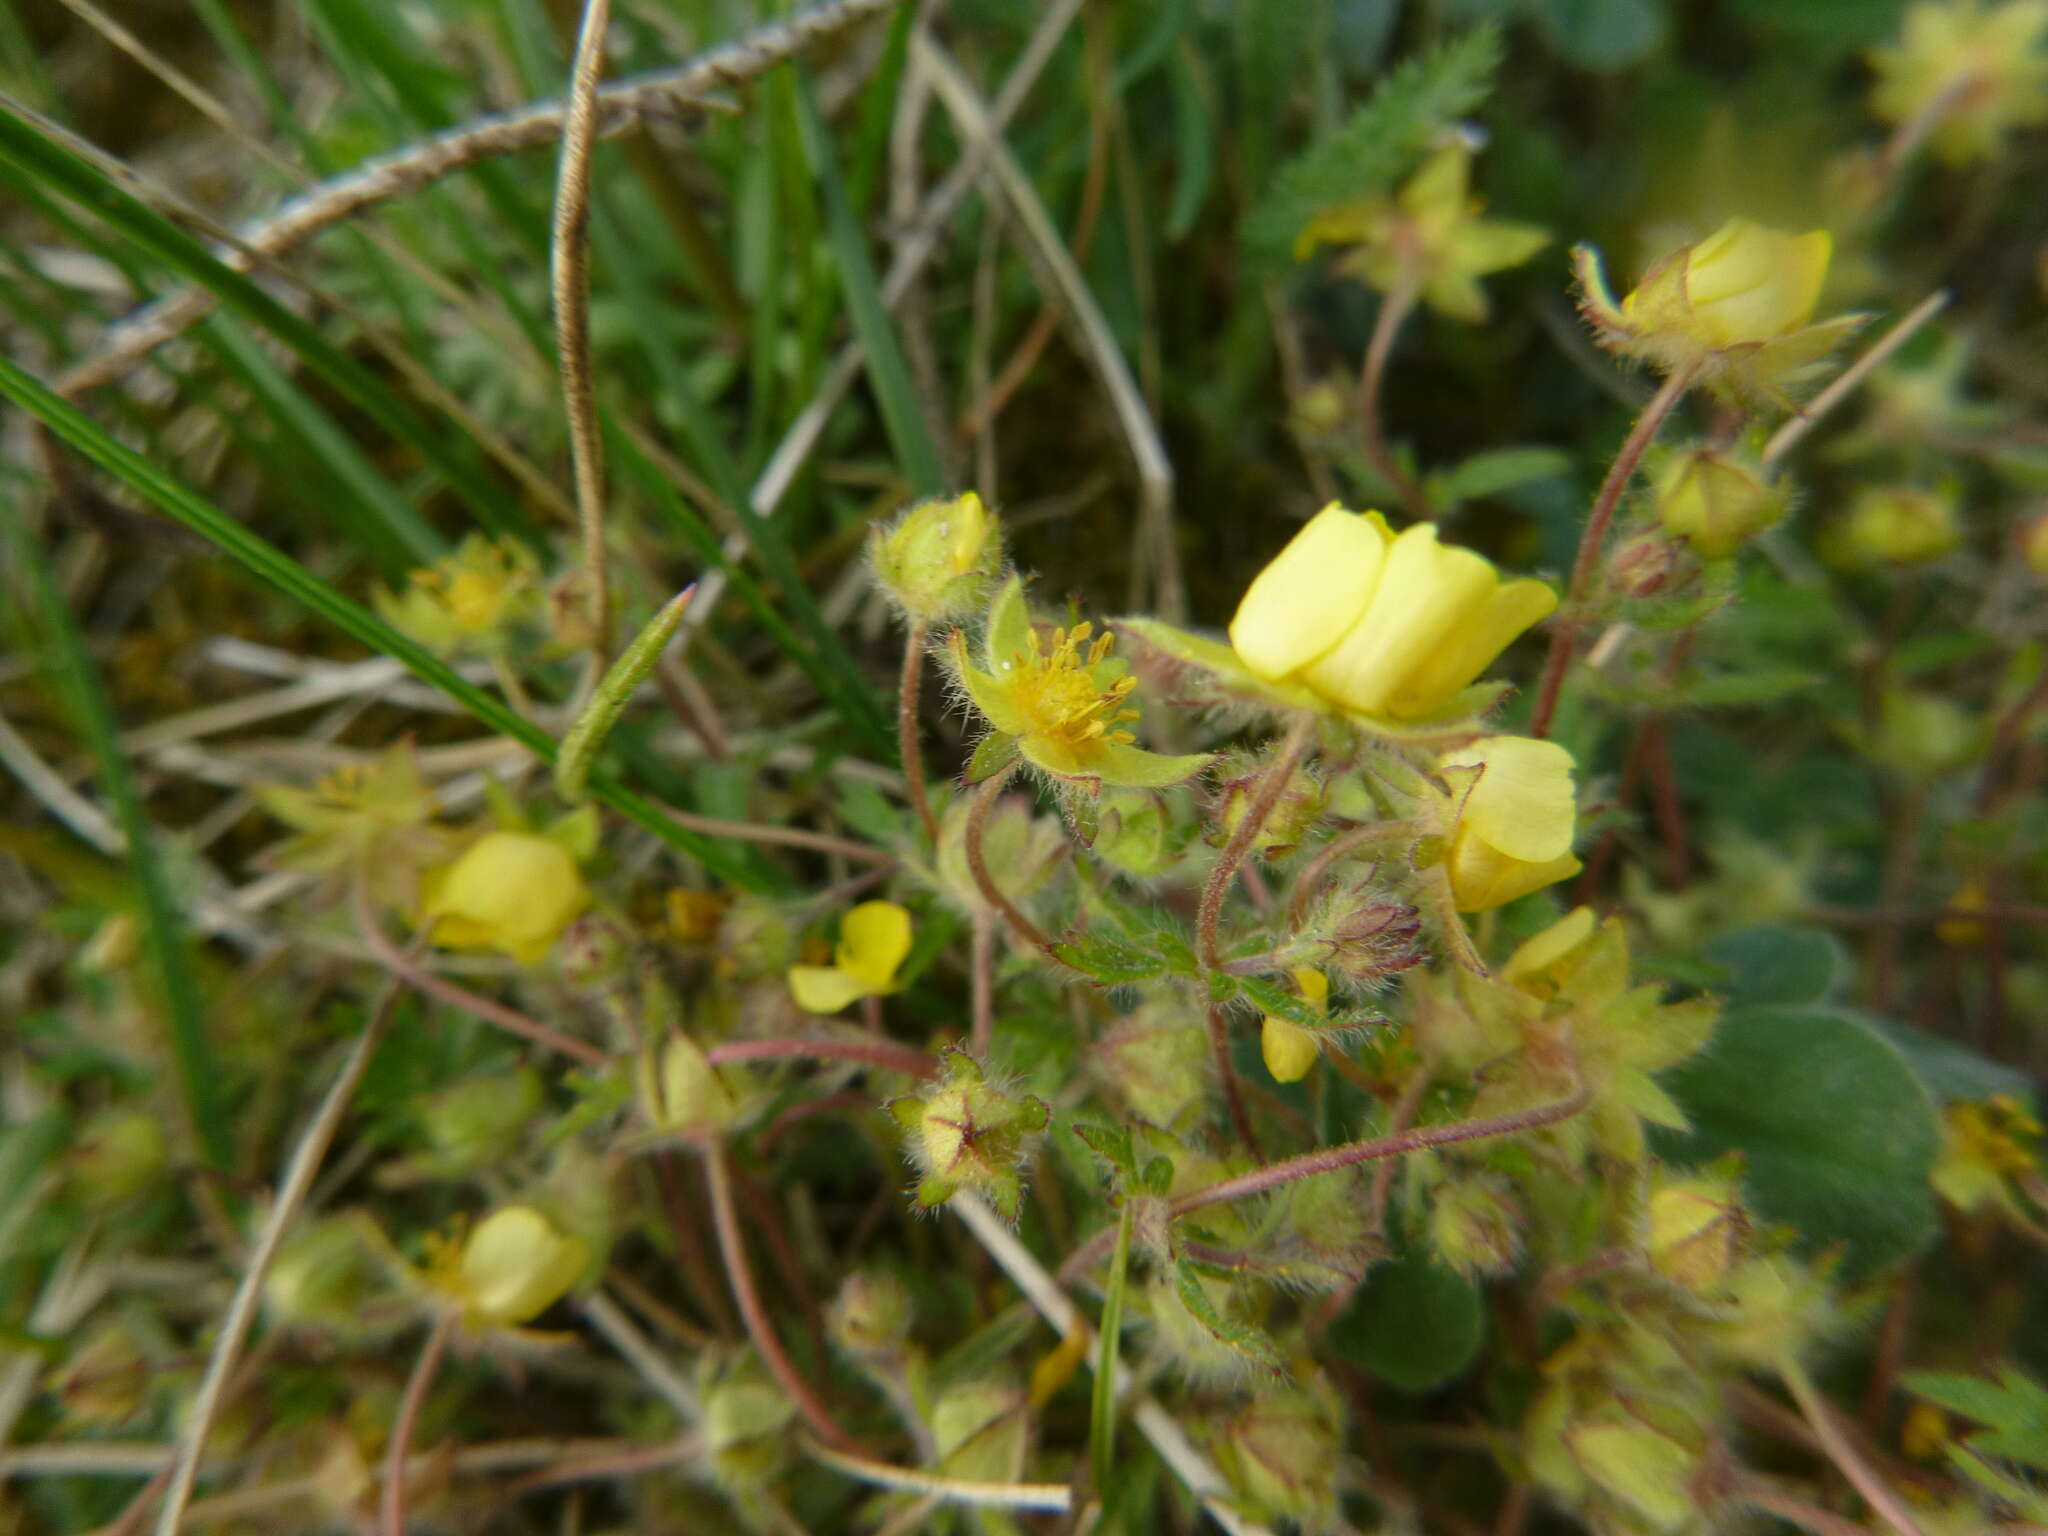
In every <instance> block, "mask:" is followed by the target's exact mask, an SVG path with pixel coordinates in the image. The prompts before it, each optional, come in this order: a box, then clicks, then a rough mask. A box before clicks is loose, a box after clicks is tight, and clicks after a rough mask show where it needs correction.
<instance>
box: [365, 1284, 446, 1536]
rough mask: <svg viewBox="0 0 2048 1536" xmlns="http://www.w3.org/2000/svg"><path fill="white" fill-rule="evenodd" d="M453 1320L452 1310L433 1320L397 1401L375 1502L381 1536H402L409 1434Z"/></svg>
mask: <svg viewBox="0 0 2048 1536" xmlns="http://www.w3.org/2000/svg"><path fill="white" fill-rule="evenodd" d="M455 1318H456V1314H455V1313H454V1312H453V1311H447V1312H443V1313H442V1314H441V1315H440V1316H439V1317H438V1318H436V1319H435V1320H434V1327H433V1331H432V1332H431V1333H429V1334H428V1335H427V1342H426V1343H425V1344H424V1345H422V1346H421V1347H420V1357H419V1359H418V1360H416V1361H414V1362H413V1368H412V1375H411V1377H410V1378H409V1379H408V1380H407V1381H406V1383H405V1396H404V1397H402V1398H400V1399H399V1403H398V1417H397V1419H396V1420H395V1421H393V1423H392V1425H391V1439H390V1442H389V1443H388V1444H387V1445H386V1446H385V1448H384V1494H383V1498H382V1499H380V1500H379V1508H380V1513H379V1516H378V1520H379V1527H380V1529H381V1531H382V1533H383V1536H405V1463H406V1460H407V1457H408V1455H409V1453H410V1451H411V1448H412V1432H413V1428H414V1426H416V1425H417V1424H418V1423H419V1418H420V1410H421V1409H422V1408H423V1407H425V1406H426V1401H427V1389H428V1388H429V1387H431V1386H433V1384H434V1373H435V1372H437V1371H439V1370H440V1369H441V1356H442V1355H443V1354H445V1353H446V1352H447V1350H448V1340H449V1339H450V1338H451V1337H452V1336H453V1335H454V1332H455Z"/></svg>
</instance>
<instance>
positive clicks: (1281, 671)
mask: <svg viewBox="0 0 2048 1536" xmlns="http://www.w3.org/2000/svg"><path fill="white" fill-rule="evenodd" d="M1556 606H1557V594H1556V592H1554V591H1553V590H1552V589H1551V588H1550V586H1549V585H1548V584H1547V583H1544V582H1541V581H1533V580H1528V579H1526V578H1524V579H1517V580H1513V581H1506V582H1503V581H1502V580H1501V579H1500V573H1499V572H1498V571H1497V570H1495V569H1494V567H1493V565H1492V564H1491V562H1489V561H1487V560H1485V559H1484V558H1482V557H1481V556H1479V555H1476V554H1474V553H1472V551H1470V550H1468V549H1457V548H1449V547H1446V546H1444V545H1441V544H1439V543H1437V537H1436V528H1435V526H1434V525H1433V524H1430V523H1418V524H1416V526H1414V527H1413V528H1410V529H1407V530H1406V531H1405V532H1403V533H1401V534H1400V535H1399V536H1398V537H1397V536H1396V535H1395V533H1394V531H1393V530H1392V529H1391V528H1389V527H1388V526H1387V520H1386V519H1385V518H1384V517H1382V516H1381V515H1380V514H1379V513H1377V512H1367V513H1364V514H1362V515H1361V514H1359V513H1357V512H1347V511H1346V510H1344V509H1343V508H1342V507H1340V506H1338V505H1336V504H1335V503H1332V504H1331V505H1329V506H1327V507H1325V508H1324V509H1323V510H1322V511H1321V512H1318V513H1317V514H1316V515H1315V516H1314V517H1313V518H1311V519H1310V520H1309V522H1308V524H1307V525H1306V526H1305V527H1304V528H1303V529H1302V530H1301V532H1299V533H1298V534H1296V535H1295V536H1294V539H1293V541H1292V542H1290V543H1289V544H1288V546H1287V547H1286V548H1285V549H1283V550H1282V551H1281V552H1280V553H1279V555H1278V556H1277V557H1275V559H1274V560H1273V562H1272V564H1270V565H1268V566H1267V567H1266V568H1265V569H1264V570H1263V571H1261V572H1260V573H1259V574H1258V576H1257V577H1256V578H1254V580H1253V581H1252V584H1251V586H1250V588H1249V589H1247V590H1246V592H1245V595H1244V601H1243V602H1241V603H1240V604H1239V605H1238V609H1237V617H1236V618H1234V619H1232V620H1231V622H1230V643H1231V644H1232V646H1234V647H1235V648H1236V651H1237V655H1238V659H1239V660H1241V661H1242V662H1243V663H1244V665H1245V666H1246V667H1247V668H1248V669H1249V670H1250V671H1251V672H1252V673H1254V674H1255V675H1256V676H1258V677H1260V678H1263V679H1265V680H1266V681H1268V682H1274V683H1281V682H1287V683H1296V684H1299V685H1301V686H1304V687H1306V688H1308V689H1309V690H1311V691H1312V692H1313V693H1314V694H1316V695H1317V696H1318V697H1319V698H1321V699H1322V700H1323V701H1324V702H1326V703H1328V704H1330V705H1332V706H1334V707H1336V708H1338V709H1341V710H1345V711H1348V712H1350V713H1352V714H1358V715H1366V716H1378V717H1384V718H1390V719H1394V720H1417V719H1425V718H1430V717H1434V716H1439V715H1444V714H1447V713H1469V712H1470V709H1469V707H1462V708H1461V704H1460V700H1459V695H1460V694H1461V693H1462V692H1463V691H1464V690H1465V689H1466V688H1467V687H1468V686H1469V685H1470V684H1471V683H1472V682H1473V681H1474V680H1475V679H1476V678H1477V677H1478V676H1479V674H1480V673H1481V672H1483V671H1484V670H1486V667H1487V666H1488V664H1489V663H1491V662H1492V661H1493V660H1494V658H1495V657H1497V656H1498V655H1499V654H1500V653H1501V651H1502V650H1503V649H1505V648H1506V646H1507V645H1508V643H1509V642H1510V641H1511V640H1513V639H1514V638H1515V637H1516V636H1517V635H1519V634H1521V632H1522V631H1523V630H1525V629H1527V628H1528V627H1529V626H1530V625H1531V624H1534V623H1535V622H1536V621H1537V620H1538V619H1540V618H1542V617H1543V616H1544V615H1545V614H1547V613H1549V612H1550V610H1551V609H1553V608H1555V607H1556Z"/></svg>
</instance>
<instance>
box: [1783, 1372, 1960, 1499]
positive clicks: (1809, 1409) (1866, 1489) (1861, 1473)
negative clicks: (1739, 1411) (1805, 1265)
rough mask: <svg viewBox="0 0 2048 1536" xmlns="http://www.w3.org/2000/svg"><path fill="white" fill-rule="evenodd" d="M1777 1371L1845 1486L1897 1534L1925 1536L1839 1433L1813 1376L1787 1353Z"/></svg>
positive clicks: (1853, 1447) (1894, 1495)
mask: <svg viewBox="0 0 2048 1536" xmlns="http://www.w3.org/2000/svg"><path fill="white" fill-rule="evenodd" d="M1778 1374H1779V1375H1780V1376H1781V1377H1783V1378H1784V1382H1785V1388H1786V1390H1787V1391H1789V1392H1790V1393H1791V1394H1792V1401H1793V1402H1795V1403H1797V1404H1798V1405H1799V1412H1800V1415H1801V1416H1802V1417H1803V1418H1804V1419H1805V1420H1806V1423H1807V1427H1808V1428H1810V1429H1811V1430H1812V1431H1813V1435H1814V1438H1815V1439H1816V1440H1818V1441H1819V1442H1820V1448H1821V1450H1822V1451H1824V1452H1825V1453H1826V1454H1827V1458H1828V1460H1829V1461H1831V1462H1833V1463H1834V1464H1835V1469H1836V1470H1837V1471H1838V1472H1840V1473H1841V1474H1842V1476H1843V1477H1845V1478H1847V1479H1848V1480H1849V1486H1850V1487H1852V1488H1854V1489H1855V1490H1856V1491H1857V1492H1858V1493H1860V1494H1862V1495H1863V1500H1864V1502H1865V1503H1866V1504H1868V1505H1869V1506H1870V1507H1871V1509H1872V1510H1873V1511H1875V1512H1876V1513H1877V1515H1878V1516H1879V1518H1881V1519H1882V1520H1883V1521H1884V1523H1885V1524H1886V1525H1889V1526H1890V1527H1891V1528H1892V1529H1893V1530H1894V1531H1896V1532H1897V1533H1898V1536H1927V1533H1926V1532H1925V1530H1923V1529H1922V1528H1921V1525H1920V1523H1919V1522H1918V1521H1917V1520H1915V1519H1914V1518H1913V1515H1912V1512H1911V1511H1910V1510H1908V1509H1907V1508H1906V1506H1905V1504H1904V1503H1903V1502H1902V1501H1901V1500H1900V1498H1899V1496H1898V1494H1897V1493H1895V1492H1894V1491H1893V1490H1892V1489H1891V1487H1890V1486H1889V1485H1888V1484H1887V1483H1886V1482H1885V1480H1884V1479H1883V1478H1881V1477H1879V1476H1878V1475H1877V1473H1876V1472H1875V1471H1874V1470H1872V1468H1871V1466H1870V1464H1869V1463H1868V1462H1866V1461H1865V1460H1864V1459H1863V1457H1862V1456H1861V1455H1860V1454H1859V1453H1858V1452H1857V1450H1856V1447H1855V1446H1854V1445H1852V1444H1850V1443H1849V1437H1848V1436H1847V1435H1845V1434H1843V1433H1842V1426H1841V1425H1840V1424H1838V1423H1837V1422H1836V1421H1835V1414H1834V1410H1833V1409H1832V1408H1831V1407H1829V1406H1828V1402H1827V1399H1826V1398H1824V1397H1822V1396H1821V1394H1820V1389H1819V1388H1818V1387H1816V1386H1815V1385H1814V1384H1813V1378H1812V1377H1810V1376H1808V1375H1807V1374H1806V1367H1804V1366H1803V1365H1801V1364H1800V1363H1799V1362H1798V1361H1797V1360H1795V1359H1794V1358H1792V1356H1791V1355H1789V1354H1788V1355H1786V1356H1785V1357H1784V1358H1783V1359H1781V1360H1780V1361H1779V1362H1778Z"/></svg>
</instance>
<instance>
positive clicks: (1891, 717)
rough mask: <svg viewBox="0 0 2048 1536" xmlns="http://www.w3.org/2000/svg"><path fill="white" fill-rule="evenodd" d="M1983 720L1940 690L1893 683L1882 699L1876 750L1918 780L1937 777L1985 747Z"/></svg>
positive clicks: (1888, 764) (1888, 762) (1895, 767)
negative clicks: (1937, 691)
mask: <svg viewBox="0 0 2048 1536" xmlns="http://www.w3.org/2000/svg"><path fill="white" fill-rule="evenodd" d="M1984 743H1985V731H1984V726H1983V722H1981V721H1980V720H1978V719H1976V718H1975V717H1973V716H1972V715H1971V714H1970V712H1969V711H1968V710H1966V709H1964V708H1963V706H1962V705H1960V704H1958V703H1956V701H1955V700H1954V699H1951V698H1949V697H1947V696H1946V695H1944V694H1939V693H1926V692H1922V691H1921V690H1919V689H1915V688H1888V689H1886V690H1885V692H1884V696H1883V697H1882V698H1881V699H1880V700H1879V701H1878V713H1877V737H1876V739H1875V740H1874V741H1873V742H1872V743H1871V755H1872V756H1873V757H1875V758H1876V759H1877V760H1878V761H1879V762H1881V763H1883V764H1884V765H1885V766H1886V767H1887V768H1890V769H1893V770H1894V771H1896V772H1898V773H1902V774H1904V775H1906V776H1907V777H1908V778H1913V779H1937V778H1940V777H1942V776H1943V775H1945V774H1950V773H1953V772H1955V771H1956V770H1957V769H1959V768H1962V767H1965V766H1967V765H1968V764H1969V763H1970V762H1971V761H1972V760H1974V759H1975V758H1976V756H1977V754H1978V753H1979V752H1980V751H1981V750H1982V749H1983V747H1984Z"/></svg>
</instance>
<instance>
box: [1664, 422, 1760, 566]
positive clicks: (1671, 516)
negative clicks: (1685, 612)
mask: <svg viewBox="0 0 2048 1536" xmlns="http://www.w3.org/2000/svg"><path fill="white" fill-rule="evenodd" d="M1656 498H1657V499H1656V507H1657V521H1658V522H1659V523H1661V524H1663V526H1664V529H1665V531H1666V532H1668V533H1672V534H1675V535H1677V536H1678V537H1680V538H1682V539H1684V540H1685V541H1686V542H1687V543H1688V544H1690V545H1691V546H1692V547H1693V551H1694V552H1695V553H1696V554H1699V555H1702V556H1704V557H1705V558H1707V559H1709V560H1719V559H1724V558H1725V557H1727V556H1729V555H1732V554H1734V553H1735V551H1736V550H1737V549H1739V548H1741V547H1742V545H1743V544H1744V543H1745V542H1746V541H1747V540H1748V539H1749V538H1750V537H1751V536H1752V535H1754V534H1758V533H1761V532H1763V530H1764V529H1766V528H1769V527H1770V526H1771V525H1772V524H1774V523H1776V522H1777V521H1778V519H1780V518H1781V517H1783V516H1784V515H1785V506H1786V500H1787V498H1786V496H1785V493H1784V490H1783V489H1782V488H1781V487H1776V486H1773V485H1772V484H1771V483H1770V481H1769V480H1768V479H1766V478H1765V474H1764V471H1763V470H1762V469H1761V468H1759V467H1758V466H1756V465H1753V464H1751V463H1750V462H1748V461H1747V460H1745V459H1743V458H1741V457H1739V456H1737V455H1735V454H1732V453H1726V452H1723V451H1722V450H1720V449H1717V448H1695V449H1692V450H1690V451H1688V452H1685V453H1679V454H1674V455H1672V457H1671V458H1670V459H1669V460H1668V461H1667V462H1666V463H1665V465H1664V468H1663V472H1662V473H1661V474H1660V475H1659V476H1658V477H1657V482H1656Z"/></svg>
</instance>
